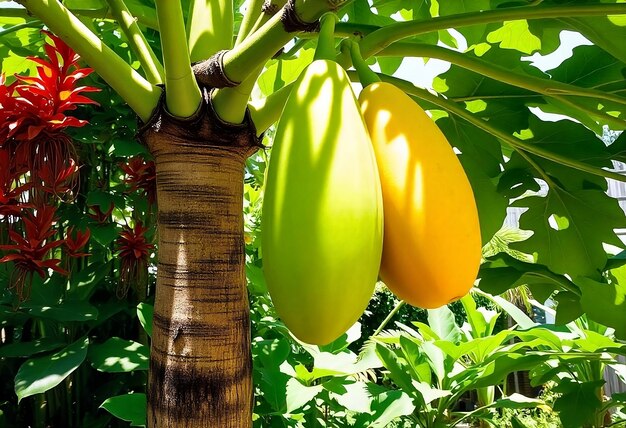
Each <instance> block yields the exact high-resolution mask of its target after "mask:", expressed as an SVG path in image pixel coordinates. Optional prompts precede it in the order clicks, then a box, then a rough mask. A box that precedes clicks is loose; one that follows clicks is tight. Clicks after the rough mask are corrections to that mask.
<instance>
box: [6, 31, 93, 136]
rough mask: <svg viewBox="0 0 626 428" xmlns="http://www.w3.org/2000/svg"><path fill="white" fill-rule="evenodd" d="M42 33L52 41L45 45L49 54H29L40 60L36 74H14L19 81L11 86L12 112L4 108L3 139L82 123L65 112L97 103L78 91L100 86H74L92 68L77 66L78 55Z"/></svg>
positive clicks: (91, 90)
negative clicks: (36, 55) (79, 106)
mask: <svg viewBox="0 0 626 428" xmlns="http://www.w3.org/2000/svg"><path fill="white" fill-rule="evenodd" d="M43 33H44V34H45V35H47V36H48V37H49V38H50V40H51V41H52V43H47V44H46V45H45V46H44V49H45V51H46V54H47V57H48V58H47V59H41V58H36V57H28V59H30V60H31V61H34V62H36V63H37V64H39V67H37V76H33V77H28V76H16V77H17V79H18V82H16V83H15V84H14V85H12V86H11V88H10V89H11V91H10V92H11V93H10V95H13V93H14V92H16V93H17V95H18V97H15V98H14V100H13V101H12V104H10V105H11V107H12V110H13V114H12V115H10V114H9V112H8V111H7V112H6V113H5V115H7V116H8V117H6V118H5V123H4V126H1V127H0V128H1V129H2V131H3V132H4V133H6V135H5V139H8V138H15V139H16V140H32V139H34V138H35V137H37V136H38V135H39V134H40V133H41V132H42V131H44V130H45V131H47V132H54V131H58V130H61V129H63V128H67V127H69V126H73V127H80V126H83V125H85V124H86V123H87V122H86V121H84V120H79V119H77V118H75V117H72V116H66V115H65V112H66V111H70V110H75V109H76V108H77V106H78V105H80V104H97V103H96V102H95V101H93V100H91V99H89V98H87V97H85V96H83V95H81V93H84V92H96V91H98V90H99V89H97V88H94V87H91V86H76V82H77V81H78V80H79V79H82V78H83V77H86V76H88V75H89V74H91V72H92V71H93V70H92V69H90V68H78V67H77V65H76V63H77V61H78V59H79V56H78V55H77V54H76V53H75V52H74V51H73V50H72V49H71V48H70V47H69V46H67V45H66V44H65V43H64V42H63V41H62V40H61V39H59V38H58V37H56V36H54V35H53V34H51V33H49V32H47V31H43ZM5 97H6V95H5ZM0 100H2V98H1V97H0ZM3 104H4V103H3ZM3 107H4V105H3ZM0 136H2V133H0Z"/></svg>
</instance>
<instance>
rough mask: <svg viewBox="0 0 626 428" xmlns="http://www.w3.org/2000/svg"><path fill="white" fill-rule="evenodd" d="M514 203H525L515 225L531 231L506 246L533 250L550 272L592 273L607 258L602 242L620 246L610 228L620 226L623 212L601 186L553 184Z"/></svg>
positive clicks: (624, 221) (623, 223) (624, 222)
mask: <svg viewBox="0 0 626 428" xmlns="http://www.w3.org/2000/svg"><path fill="white" fill-rule="evenodd" d="M514 206H517V207H525V208H528V211H526V212H525V213H524V214H522V216H521V217H520V227H521V228H522V229H525V230H532V231H533V232H534V233H533V235H532V236H531V237H530V238H528V239H527V240H525V241H522V242H516V243H513V244H511V247H512V248H514V249H517V250H519V251H522V252H525V253H529V254H533V255H534V257H535V259H536V262H537V263H540V264H543V265H546V266H547V267H548V268H549V269H550V270H551V271H553V272H555V273H558V274H565V273H567V274H570V275H571V276H590V277H595V278H597V277H598V276H599V273H600V270H601V269H602V268H604V266H605V265H606V262H607V255H606V252H605V251H604V248H603V243H608V244H612V245H616V246H619V247H621V246H623V244H622V242H621V241H620V240H619V239H618V238H617V236H616V235H615V232H614V229H618V228H622V227H625V226H626V218H625V217H624V212H623V211H622V209H621V208H620V207H619V205H618V203H617V201H616V200H615V199H613V198H611V197H609V196H607V195H606V194H605V193H604V192H602V191H597V190H578V191H570V192H566V191H564V190H562V189H560V188H558V187H555V188H553V189H550V191H549V192H548V195H547V196H545V197H540V196H531V197H527V198H524V199H521V200H518V201H516V202H515V203H514ZM598 219H603V220H602V221H598Z"/></svg>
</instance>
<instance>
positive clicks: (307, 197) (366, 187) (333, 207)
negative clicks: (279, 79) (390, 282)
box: [261, 60, 383, 345]
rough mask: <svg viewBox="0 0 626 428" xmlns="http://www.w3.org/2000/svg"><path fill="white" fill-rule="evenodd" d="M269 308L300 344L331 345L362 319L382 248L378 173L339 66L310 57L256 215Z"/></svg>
mask: <svg viewBox="0 0 626 428" xmlns="http://www.w3.org/2000/svg"><path fill="white" fill-rule="evenodd" d="M261 228H262V233H261V240H262V244H261V251H262V258H263V269H264V274H265V278H266V283H267V288H268V290H269V293H270V296H271V298H272V301H273V304H274V307H275V309H276V311H277V313H278V315H279V316H280V318H281V319H282V320H283V322H284V323H285V325H286V326H287V327H288V328H289V330H290V331H291V332H292V333H293V334H294V335H295V336H296V337H297V338H298V339H300V340H301V341H303V342H307V343H311V344H317V345H323V344H327V343H330V342H332V341H333V340H335V339H336V338H338V337H339V336H341V335H342V334H343V333H344V332H345V331H346V330H348V328H350V327H351V326H352V325H353V324H354V323H355V322H356V321H357V320H358V318H359V317H360V316H361V314H362V313H363V311H364V310H365V308H366V307H367V304H368V302H369V300H370V298H371V296H372V293H373V290H374V285H375V283H376V281H377V276H378V270H379V267H380V258H381V253H382V233H383V211H382V195H381V188H380V179H379V177H378V170H377V167H376V163H375V158H374V153H373V149H372V146H371V142H370V139H369V136H368V134H367V130H366V127H365V123H364V121H363V117H362V115H361V113H360V110H359V106H358V103H357V100H356V97H355V95H354V93H353V92H352V88H351V86H350V82H349V79H348V77H347V75H346V73H345V71H344V70H343V69H342V68H341V67H340V66H339V65H338V64H337V63H335V62H333V61H328V60H315V61H313V62H312V63H311V64H310V65H309V66H308V67H307V68H306V69H305V70H304V71H303V72H302V74H301V75H300V76H299V78H298V79H297V80H296V82H295V83H294V87H293V89H292V91H291V94H290V95H289V98H288V100H287V102H286V104H285V107H284V110H283V113H282V116H281V118H280V120H279V121H278V124H277V126H276V134H275V138H274V143H273V147H272V155H271V160H270V163H269V166H268V170H267V175H266V183H265V195H264V200H263V212H262V217H261Z"/></svg>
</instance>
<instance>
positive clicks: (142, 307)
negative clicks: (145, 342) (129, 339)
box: [137, 303, 154, 337]
mask: <svg viewBox="0 0 626 428" xmlns="http://www.w3.org/2000/svg"><path fill="white" fill-rule="evenodd" d="M153 314H154V306H152V305H149V304H148V303H140V304H138V305H137V318H139V322H140V323H141V326H142V327H143V329H144V330H145V331H146V333H147V334H148V336H150V337H152V316H153Z"/></svg>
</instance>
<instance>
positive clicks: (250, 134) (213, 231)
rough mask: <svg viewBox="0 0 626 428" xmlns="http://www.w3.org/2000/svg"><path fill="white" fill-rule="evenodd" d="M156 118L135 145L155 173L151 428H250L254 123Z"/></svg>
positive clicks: (206, 112) (208, 111)
mask: <svg viewBox="0 0 626 428" xmlns="http://www.w3.org/2000/svg"><path fill="white" fill-rule="evenodd" d="M204 99H205V103H204V105H203V108H202V110H201V111H200V113H198V115H197V116H196V117H194V118H193V119H192V120H189V121H184V122H183V121H178V120H176V119H174V118H172V117H170V116H168V115H167V114H166V113H164V112H163V108H161V109H160V111H159V112H157V114H155V116H154V118H153V120H152V121H151V122H150V123H148V125H146V127H144V129H143V130H142V131H141V133H140V139H141V140H143V141H144V142H145V143H146V144H147V145H148V147H149V149H150V151H151V153H152V155H153V156H154V158H155V163H156V170H157V199H158V200H157V203H158V245H159V247H158V271H157V285H156V296H155V304H154V319H153V333H152V347H151V352H150V371H149V377H148V427H151V428H156V427H176V428H187V427H220V428H229V427H233V428H234V427H237V428H247V427H251V426H252V405H253V388H252V359H251V351H250V314H249V306H248V298H247V290H246V278H245V253H244V242H243V213H242V207H243V171H244V163H245V160H246V158H247V156H249V155H250V154H251V153H253V152H254V150H256V144H257V140H256V137H255V132H254V128H253V126H252V125H251V122H249V121H247V122H245V123H244V124H243V125H240V126H232V125H226V124H223V123H221V122H219V120H218V119H216V116H215V115H214V113H213V110H212V108H211V106H210V105H208V104H207V102H206V100H207V99H209V95H208V93H207V91H204Z"/></svg>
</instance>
